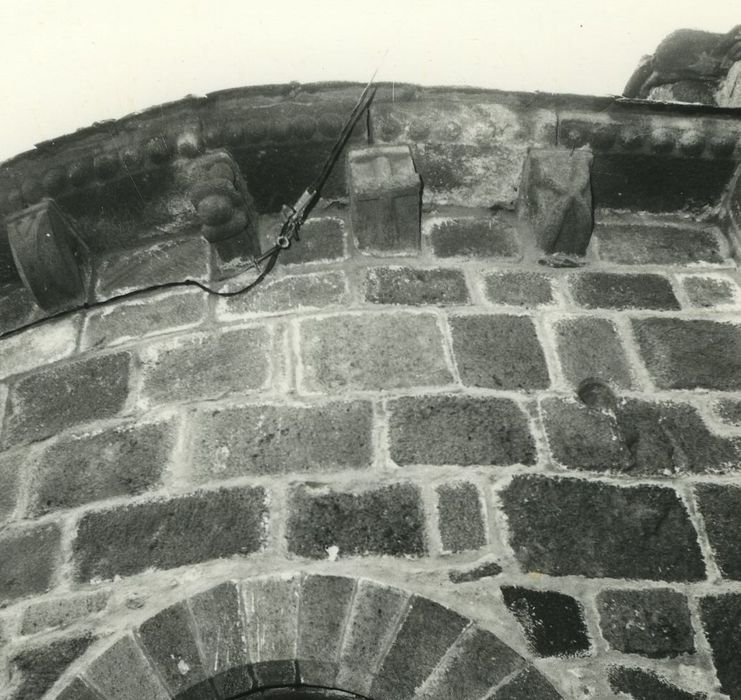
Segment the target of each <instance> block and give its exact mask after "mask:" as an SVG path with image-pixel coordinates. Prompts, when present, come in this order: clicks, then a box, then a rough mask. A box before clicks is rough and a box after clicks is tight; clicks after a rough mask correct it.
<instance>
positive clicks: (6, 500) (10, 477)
mask: <svg viewBox="0 0 741 700" xmlns="http://www.w3.org/2000/svg"><path fill="white" fill-rule="evenodd" d="M0 405H1V402H0ZM25 456H26V455H25V454H19V453H17V452H11V453H10V454H7V453H5V454H0V523H4V522H6V521H7V520H10V519H11V517H12V515H13V512H14V511H15V506H16V499H17V496H18V486H19V484H20V477H21V470H22V469H23V462H24V459H25Z"/></svg>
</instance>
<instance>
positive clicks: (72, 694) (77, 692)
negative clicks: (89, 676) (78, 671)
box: [55, 678, 101, 700]
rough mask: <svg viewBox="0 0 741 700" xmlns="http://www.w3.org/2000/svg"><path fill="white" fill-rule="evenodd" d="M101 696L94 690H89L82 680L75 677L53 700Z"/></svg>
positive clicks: (97, 697)
mask: <svg viewBox="0 0 741 700" xmlns="http://www.w3.org/2000/svg"><path fill="white" fill-rule="evenodd" d="M100 698H101V696H100V695H99V694H98V693H96V692H95V691H94V690H91V689H90V688H89V687H88V686H87V685H85V683H83V681H82V680H80V679H79V678H75V679H74V680H72V682H70V683H68V684H67V686H66V687H65V688H63V689H62V690H61V691H60V692H59V694H58V695H56V696H55V700H100Z"/></svg>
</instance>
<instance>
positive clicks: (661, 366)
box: [633, 318, 741, 391]
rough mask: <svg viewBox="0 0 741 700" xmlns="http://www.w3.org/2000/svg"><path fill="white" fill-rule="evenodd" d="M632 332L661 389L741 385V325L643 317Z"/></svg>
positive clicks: (724, 388) (732, 388) (734, 388)
mask: <svg viewBox="0 0 741 700" xmlns="http://www.w3.org/2000/svg"><path fill="white" fill-rule="evenodd" d="M633 332H634V333H635V336H636V340H637V341H638V344H639V346H640V349H641V355H642V358H643V361H644V362H645V363H646V366H647V367H648V371H649V372H650V374H651V378H652V379H653V381H654V382H655V383H656V385H657V386H658V387H659V388H661V389H718V390H720V391H738V390H739V389H741V326H739V325H736V324H732V323H718V322H716V321H706V320H690V321H688V320H684V319H678V318H641V319H634V320H633Z"/></svg>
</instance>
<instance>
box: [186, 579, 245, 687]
mask: <svg viewBox="0 0 741 700" xmlns="http://www.w3.org/2000/svg"><path fill="white" fill-rule="evenodd" d="M189 606H190V610H191V613H192V615H193V619H194V620H195V623H196V630H197V634H198V640H199V647H200V650H201V655H202V658H203V669H204V671H205V673H206V675H207V676H208V677H209V678H211V682H212V683H213V684H214V686H215V687H216V689H217V690H218V692H219V694H220V695H221V696H223V697H234V696H235V695H238V694H239V693H246V692H247V691H249V690H250V689H251V688H252V678H251V677H250V674H249V671H248V668H247V667H248V664H249V652H248V650H247V636H246V632H245V630H244V625H243V623H242V614H241V606H240V602H239V591H238V589H237V586H236V584H234V583H233V582H231V581H228V582H226V583H222V584H220V585H218V586H216V587H214V588H209V589H208V590H206V591H204V592H203V593H199V594H198V595H196V596H193V597H192V598H191V599H190V601H189Z"/></svg>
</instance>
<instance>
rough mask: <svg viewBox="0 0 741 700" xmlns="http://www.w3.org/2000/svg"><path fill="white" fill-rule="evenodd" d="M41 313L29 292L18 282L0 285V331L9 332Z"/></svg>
mask: <svg viewBox="0 0 741 700" xmlns="http://www.w3.org/2000/svg"><path fill="white" fill-rule="evenodd" d="M40 314H41V309H40V308H39V306H38V305H37V304H36V301H35V300H34V298H33V295H32V294H31V292H29V291H28V290H27V289H26V287H25V286H23V284H21V283H20V282H19V283H17V284H8V285H3V286H2V287H0V333H10V331H14V330H17V329H18V328H20V327H21V326H24V325H25V324H27V323H30V322H31V321H32V320H34V319H35V318H36V317H37V316H39V315H40Z"/></svg>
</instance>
